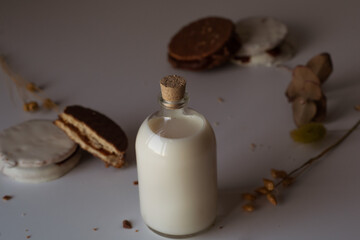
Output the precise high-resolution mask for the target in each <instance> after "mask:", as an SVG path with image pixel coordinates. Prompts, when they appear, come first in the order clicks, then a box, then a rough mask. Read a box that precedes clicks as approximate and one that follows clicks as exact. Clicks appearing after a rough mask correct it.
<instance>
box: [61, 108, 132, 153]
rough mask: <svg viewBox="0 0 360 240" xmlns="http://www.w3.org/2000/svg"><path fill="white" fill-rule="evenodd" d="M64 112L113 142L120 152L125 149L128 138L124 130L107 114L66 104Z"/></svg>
mask: <svg viewBox="0 0 360 240" xmlns="http://www.w3.org/2000/svg"><path fill="white" fill-rule="evenodd" d="M64 113H65V114H68V115H70V116H72V117H73V118H75V119H76V120H78V121H79V122H82V123H83V124H85V125H87V126H88V127H89V128H91V129H92V130H93V131H94V132H96V134H97V135H99V136H100V137H102V138H104V139H105V140H106V141H107V142H109V143H111V144H113V145H114V146H115V147H116V148H117V149H118V150H119V151H120V152H123V151H125V150H126V149H127V146H128V139H127V136H126V134H125V132H124V131H123V130H122V129H121V127H120V126H119V125H117V124H116V123H115V122H114V121H113V120H111V119H110V118H108V117H107V116H105V115H103V114H101V113H99V112H97V111H94V110H92V109H90V108H85V107H82V106H79V105H72V106H67V107H66V108H65V110H64Z"/></svg>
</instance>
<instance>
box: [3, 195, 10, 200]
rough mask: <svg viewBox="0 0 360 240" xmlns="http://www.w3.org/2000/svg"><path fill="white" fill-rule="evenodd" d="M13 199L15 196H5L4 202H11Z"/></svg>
mask: <svg viewBox="0 0 360 240" xmlns="http://www.w3.org/2000/svg"><path fill="white" fill-rule="evenodd" d="M12 198H13V196H10V195H5V196H3V198H2V199H3V200H4V201H9V200H11V199H12Z"/></svg>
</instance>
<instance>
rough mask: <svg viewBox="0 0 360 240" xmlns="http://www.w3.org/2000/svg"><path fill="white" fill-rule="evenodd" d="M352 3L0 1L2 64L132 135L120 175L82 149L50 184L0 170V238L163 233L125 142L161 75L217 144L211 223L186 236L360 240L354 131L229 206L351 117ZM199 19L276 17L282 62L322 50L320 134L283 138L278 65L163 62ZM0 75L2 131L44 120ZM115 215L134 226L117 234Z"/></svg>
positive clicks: (354, 116)
mask: <svg viewBox="0 0 360 240" xmlns="http://www.w3.org/2000/svg"><path fill="white" fill-rule="evenodd" d="M359 9H360V4H359V2H358V1H325V0H324V1H311V3H310V1H308V2H306V1H300V0H295V1H285V0H284V1H280V0H277V1H265V0H262V1H260V0H253V1H239V0H237V1H110V0H104V1H84V0H77V1H45V0H43V1H40V0H33V1H13V0H2V1H0V53H2V54H5V55H7V56H8V57H9V62H10V63H11V66H12V67H13V69H14V71H16V72H17V73H20V74H21V75H22V76H23V77H24V78H26V79H28V80H30V81H33V82H35V83H37V84H44V85H45V86H46V87H47V88H46V94H47V95H48V96H50V97H52V98H53V99H55V100H59V101H61V103H62V106H66V105H68V104H82V105H84V106H87V107H91V108H93V109H96V110H99V111H101V112H103V113H104V114H106V115H108V116H109V117H111V118H112V119H114V120H115V121H116V122H117V123H119V124H120V125H121V127H122V128H123V129H124V130H125V131H126V133H127V134H128V137H129V140H130V147H129V150H128V157H127V159H128V162H129V165H128V167H126V168H124V169H113V168H105V167H104V165H103V164H102V162H101V161H100V160H98V159H95V158H94V157H92V156H90V155H85V157H84V158H83V161H82V163H81V164H80V165H79V166H78V167H77V168H75V169H74V170H73V171H72V172H70V173H69V174H68V175H66V176H64V177H63V178H61V179H59V180H56V181H53V182H49V183H42V184H36V185H33V184H20V183H16V182H13V181H12V180H10V179H8V178H6V177H4V176H0V196H3V195H6V194H8V195H13V196H14V198H13V199H12V200H11V201H8V202H3V201H0V239H6V240H9V239H14V240H15V239H25V236H27V235H31V236H32V239H40V240H45V239H53V240H57V239H59V240H60V239H79V240H80V239H87V240H89V239H162V238H161V237H158V236H157V235H155V234H153V233H152V232H150V231H149V230H148V229H147V228H146V226H145V225H144V224H143V222H142V220H141V217H140V213H139V206H138V204H139V202H138V192H137V187H136V186H134V185H133V181H134V180H136V179H137V174H136V162H135V153H134V141H135V137H136V132H137V129H138V127H139V126H140V124H141V122H142V121H143V120H144V119H145V117H146V116H147V115H149V114H150V113H152V112H154V111H155V110H157V108H158V103H157V96H158V93H159V85H158V82H159V80H160V79H161V78H162V77H163V76H165V75H168V74H179V75H182V76H184V77H185V78H186V79H187V80H188V92H189V94H190V106H192V107H193V108H195V109H197V110H198V111H199V112H201V113H203V114H204V115H205V116H206V117H207V118H208V119H209V121H210V122H211V123H212V124H213V126H214V130H215V133H216V137H217V141H218V176H219V197H220V207H219V218H218V221H217V222H216V224H215V226H214V227H213V228H212V229H211V230H210V231H208V232H206V233H204V234H202V235H199V236H197V237H195V238H194V239H276V240H280V239H284V240H285V239H286V240H288V239H293V240H295V239H299V240H300V239H301V240H303V239H327V240H330V239H359V237H360V230H359V221H360V208H359V205H358V204H359V202H360V192H359V182H360V178H359V174H358V169H359V168H360V161H359V160H360V159H359V154H360V152H359V144H360V132H359V130H357V131H356V132H354V133H353V135H352V136H351V137H350V138H349V139H348V140H346V142H344V143H343V144H342V145H341V146H340V147H339V148H338V149H336V150H335V151H334V152H331V153H329V154H328V155H327V156H326V157H324V159H323V161H321V162H320V163H319V164H316V165H315V166H314V167H313V168H312V170H311V171H309V172H307V173H306V174H305V175H304V176H303V177H302V178H301V179H299V182H298V183H297V184H296V185H294V186H293V187H292V188H290V189H289V190H287V191H284V192H283V193H282V194H281V196H282V197H281V199H280V204H279V206H278V207H272V206H270V205H269V204H267V203H266V202H265V201H264V202H262V203H261V204H260V205H261V209H259V210H258V211H256V212H254V213H252V214H246V213H243V212H242V209H241V205H242V202H241V200H240V195H241V192H243V191H247V190H251V189H253V188H254V187H256V186H258V185H261V182H262V181H261V179H262V178H263V177H269V170H270V168H282V169H285V170H290V169H292V168H294V167H296V166H298V165H299V164H301V163H302V162H303V161H305V160H307V159H308V158H309V157H311V156H314V155H316V154H317V153H319V152H320V151H321V150H322V149H323V148H324V147H325V146H327V145H329V144H330V143H332V142H333V141H335V140H336V139H337V138H338V137H339V136H341V135H342V134H343V133H344V132H345V130H346V129H348V128H350V127H351V125H352V124H354V123H355V122H356V121H357V120H358V119H359V118H360V112H356V111H355V110H354V108H353V107H354V105H356V104H360V83H359V81H360V68H359V62H360V61H359V60H360V59H359V50H360V47H359V42H360V32H359V31H358V27H359V26H358V25H359V23H360V15H359ZM211 15H216V16H223V17H227V18H230V19H232V20H234V21H236V20H239V19H241V18H245V17H248V16H257V15H264V16H273V17H276V18H278V19H280V20H282V21H283V22H285V23H286V24H287V25H288V27H289V29H290V34H291V35H292V37H293V38H294V39H296V42H297V43H298V45H299V48H298V53H297V55H296V56H295V58H294V59H293V60H291V61H290V62H288V65H289V66H291V67H294V66H296V65H297V64H305V63H306V61H307V60H308V59H309V58H310V57H312V56H313V55H315V54H318V53H321V52H324V51H327V52H329V53H331V56H332V58H333V63H334V68H335V70H334V73H333V74H332V75H331V76H330V79H329V80H328V82H326V84H325V85H324V91H325V94H326V95H327V97H328V118H327V121H326V123H325V126H326V127H327V129H328V131H329V134H328V137H327V138H326V140H324V141H323V142H321V143H318V144H314V145H301V144H296V143H293V142H292V140H291V139H290V137H289V131H290V130H291V129H293V128H294V127H295V125H294V123H293V121H292V116H291V106H290V104H288V102H287V100H286V98H285V96H284V91H285V89H286V87H287V85H288V83H289V81H290V80H291V74H290V73H289V72H287V71H285V70H282V69H274V68H265V67H257V68H240V67H237V66H233V65H229V66H226V67H224V68H221V69H217V70H213V71H207V72H189V71H182V70H176V69H173V68H172V67H171V66H170V64H169V63H168V62H167V61H166V53H167V44H168V42H169V39H170V37H171V36H172V35H173V34H174V33H175V32H176V31H177V30H178V29H179V28H180V27H181V26H183V25H184V24H187V23H188V22H190V21H192V20H195V19H198V18H200V17H204V16H211ZM6 82H8V78H7V76H6V75H5V74H4V73H3V72H1V73H0V112H1V114H0V129H4V128H7V127H9V126H12V125H14V124H16V123H20V122H22V121H24V120H26V119H33V118H47V119H55V118H56V114H52V113H36V114H28V113H25V112H23V111H22V110H21V108H22V107H21V104H20V103H19V101H15V103H14V102H13V101H11V96H10V94H9V91H8V89H7V87H6ZM218 97H222V98H223V99H224V100H225V101H224V102H223V103H219V102H218ZM15 99H16V97H15ZM215 123H218V125H216V124H215ZM252 143H254V144H256V146H257V147H256V148H255V150H254V151H253V150H252V148H251V144H252ZM24 214H25V216H24ZM124 219H129V220H131V221H132V223H133V226H134V228H133V229H131V230H127V229H122V226H121V225H122V224H121V223H122V220H124ZM220 226H223V228H222V229H219V227H220ZM94 227H98V228H99V230H98V231H96V232H94V231H93V230H92V228H94ZM25 229H28V230H29V231H28V232H26V231H25ZM136 229H138V230H139V232H135V230H136Z"/></svg>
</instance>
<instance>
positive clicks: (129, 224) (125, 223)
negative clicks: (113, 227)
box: [123, 220, 132, 229]
mask: <svg viewBox="0 0 360 240" xmlns="http://www.w3.org/2000/svg"><path fill="white" fill-rule="evenodd" d="M123 228H126V229H131V228H132V225H131V222H129V221H128V220H124V221H123Z"/></svg>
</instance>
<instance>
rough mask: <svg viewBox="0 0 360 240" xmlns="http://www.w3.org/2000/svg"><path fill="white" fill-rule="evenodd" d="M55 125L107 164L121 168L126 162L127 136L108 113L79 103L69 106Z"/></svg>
mask: <svg viewBox="0 0 360 240" xmlns="http://www.w3.org/2000/svg"><path fill="white" fill-rule="evenodd" d="M55 125H56V126H58V127H59V128H61V129H62V130H63V131H65V133H66V134H67V135H68V136H69V137H70V138H71V139H72V140H73V141H75V142H76V143H78V144H79V145H80V147H81V148H83V149H84V150H86V151H88V152H90V153H91V154H93V155H94V156H96V157H98V158H100V159H101V160H103V161H104V162H105V163H106V165H107V166H109V165H110V166H113V167H116V168H120V167H122V166H123V165H124V163H125V151H126V149H127V146H128V139H127V136H126V134H125V132H124V131H123V130H122V129H121V127H120V126H119V125H117V124H116V123H115V122H114V121H113V120H111V119H110V118H108V117H107V116H105V115H103V114H101V113H99V112H97V111H94V110H92V109H89V108H85V107H82V106H78V105H73V106H68V107H66V108H65V110H64V112H63V113H61V114H60V115H59V119H57V120H56V121H55Z"/></svg>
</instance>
